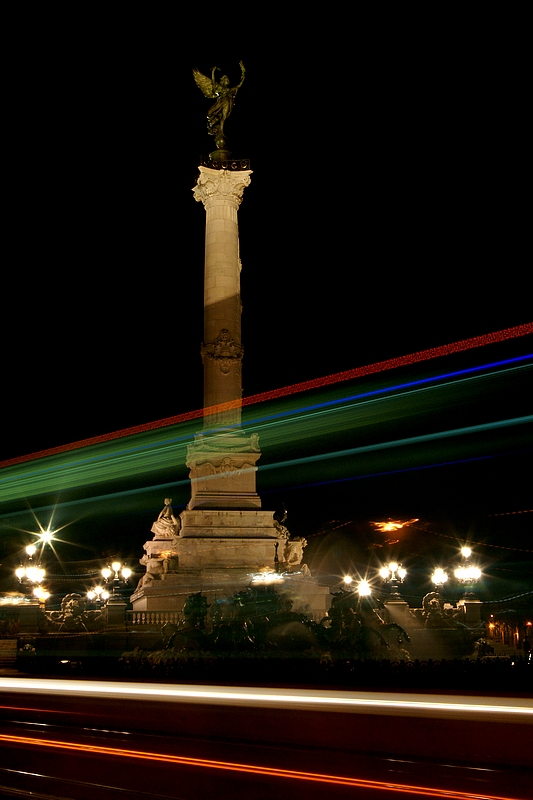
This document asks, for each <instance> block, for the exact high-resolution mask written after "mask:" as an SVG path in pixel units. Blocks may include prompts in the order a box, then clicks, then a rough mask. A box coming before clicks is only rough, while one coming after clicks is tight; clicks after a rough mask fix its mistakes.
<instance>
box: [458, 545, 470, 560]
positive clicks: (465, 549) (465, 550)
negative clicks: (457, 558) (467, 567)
mask: <svg viewBox="0 0 533 800" xmlns="http://www.w3.org/2000/svg"><path fill="white" fill-rule="evenodd" d="M461 555H462V556H463V558H470V556H471V555H472V550H471V548H470V547H466V545H465V547H461Z"/></svg>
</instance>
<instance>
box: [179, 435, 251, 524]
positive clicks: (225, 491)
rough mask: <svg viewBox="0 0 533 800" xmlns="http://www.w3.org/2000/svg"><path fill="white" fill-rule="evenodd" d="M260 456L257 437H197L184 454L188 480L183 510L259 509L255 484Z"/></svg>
mask: <svg viewBox="0 0 533 800" xmlns="http://www.w3.org/2000/svg"><path fill="white" fill-rule="evenodd" d="M260 456H261V451H260V449H259V441H258V437H257V435H253V434H252V435H251V436H247V435H244V434H243V433H241V432H239V431H235V432H231V433H226V434H223V433H219V434H210V435H205V434H198V435H197V436H196V437H195V440H194V443H193V444H191V445H189V447H188V450H187V466H188V467H189V470H190V472H189V477H190V479H191V499H190V501H189V503H188V506H187V508H188V509H195V508H216V509H223V508H233V509H248V508H250V509H251V508H260V507H261V499H260V497H259V495H258V494H257V491H256V482H255V479H256V472H257V467H256V462H257V461H258V459H259V458H260Z"/></svg>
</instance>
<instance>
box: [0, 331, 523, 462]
mask: <svg viewBox="0 0 533 800" xmlns="http://www.w3.org/2000/svg"><path fill="white" fill-rule="evenodd" d="M529 334H533V322H526V323H524V324H523V325H515V326H514V327H512V328H505V329H504V330H501V331H494V332H493V333H486V334H483V335H482V336H474V337H472V338H470V339H462V340H461V341H459V342H452V343H451V344H444V345H440V346H439V347H431V348H429V349H428V350H420V351H419V352H416V353H410V354H408V355H405V356H399V357H397V358H389V359H387V360H386V361H378V362H376V363H375V364H369V365H367V366H364V367H357V368H355V369H350V370H346V371H345V372H336V373H333V374H332V375H326V376H325V377H323V378H315V379H314V380H310V381H303V382H302V383H294V384H292V385H291V386H283V387H281V388H280V389H273V390H271V391H268V392H261V393H260V394H254V395H250V397H244V398H243V399H242V400H233V401H231V402H228V403H220V404H219V405H216V406H209V407H208V408H199V409H196V410H195V411H188V412H186V413H184V414H178V415H177V416H175V417H166V418H165V419H160V420H156V421H154V422H146V423H144V424H143V425H136V426H134V427H131V428H123V429H122V430H119V431H114V432H112V433H104V434H102V435H101V436H94V437H92V438H90V439H81V440H80V441H78V442H71V443H69V444H64V445H60V446H59V447H51V448H49V449H48V450H40V451H39V452H37V453H30V454H28V455H24V456H17V457H16V458H11V459H8V460H7V461H1V462H0V469H1V468H2V467H10V466H14V465H16V464H23V463H24V462H26V461H33V460H34V459H37V458H45V457H46V456H53V455H58V454H59V453H66V452H68V451H70V450H78V449H80V448H82V447H89V446H91V445H96V444H101V443H102V442H110V441H112V440H113V439H121V438H123V437H125V436H133V435H135V434H139V433H146V432H147V431H153V430H156V429H157V428H164V427H167V426H169V425H178V424H179V423H181V422H188V421H190V420H193V419H199V418H201V417H203V416H209V415H210V414H215V413H217V412H220V411H227V410H230V409H232V408H239V407H242V406H250V405H254V404H255V403H263V402H266V401H268V400H277V399H279V398H281V397H287V396H288V395H291V394H298V393H299V392H307V391H309V390H311V389H320V388H322V387H323V386H330V385H331V384H334V383H341V382H342V381H348V380H354V379H356V378H363V377H366V376H368V375H375V374H376V373H378V372H385V371H387V370H389V369H398V368H400V367H406V366H409V365H410V364H419V363H421V362H423V361H430V360H432V359H434V358H440V357H441V356H449V355H453V354H455V353H462V352H465V351H466V350H473V349H474V348H476V347H484V346H485V345H489V344H498V343H500V342H504V341H507V340H508V339H516V338H518V337H520V336H528V335H529Z"/></svg>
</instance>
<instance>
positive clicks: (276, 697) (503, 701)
mask: <svg viewBox="0 0 533 800" xmlns="http://www.w3.org/2000/svg"><path fill="white" fill-rule="evenodd" d="M0 690H3V691H9V692H15V693H21V694H47V695H61V696H68V695H73V696H75V697H81V696H83V697H109V696H111V697H115V698H118V697H123V698H125V699H138V700H153V701H162V702H166V703H168V702H177V703H187V702H188V703H201V704H207V705H209V704H216V705H221V704H222V705H230V706H233V705H244V706H251V707H258V706H260V707H272V708H281V707H283V706H289V707H290V706H292V707H299V708H306V709H311V710H314V711H320V710H323V711H343V712H348V713H350V712H351V713H367V714H376V713H383V714H393V715H396V714H398V712H403V713H406V714H407V715H409V716H419V715H420V714H421V713H424V712H425V713H427V714H428V715H430V716H435V715H436V716H439V717H440V716H444V717H453V716H460V717H461V718H475V719H482V718H483V717H487V716H489V717H491V718H492V717H497V718H498V719H499V720H505V719H508V720H511V719H512V720H513V721H514V722H518V721H520V722H526V723H528V724H533V700H531V699H529V698H513V699H512V700H509V699H508V698H500V697H470V698H468V700H465V698H464V697H460V696H455V695H454V696H450V697H448V696H439V695H424V694H403V695H400V696H398V695H394V694H387V693H385V692H342V691H327V690H316V691H313V692H308V691H306V690H305V689H264V688H244V687H225V686H201V687H199V686H193V687H191V686H187V685H179V684H178V685H176V684H172V685H163V686H162V685H160V684H155V683H152V684H150V683H129V682H115V681H98V682H92V681H81V680H72V681H63V680H48V679H46V678H0Z"/></svg>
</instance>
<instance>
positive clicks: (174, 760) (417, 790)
mask: <svg viewBox="0 0 533 800" xmlns="http://www.w3.org/2000/svg"><path fill="white" fill-rule="evenodd" d="M0 741H2V742H6V743H7V744H23V745H31V746H34V747H52V748H54V749H56V750H73V751H75V752H78V753H93V754H95V755H104V756H113V757H120V758H138V759H142V760H144V761H162V762H164V763H167V764H176V765H181V766H188V767H207V768H208V769H222V770H227V771H231V772H246V773H248V774H252V775H265V776H267V777H271V778H292V779H295V780H301V781H313V782H315V783H331V784H337V785H339V786H352V787H353V788H354V789H378V790H381V791H387V792H397V793H399V794H411V795H419V796H421V797H439V798H447V800H517V798H512V797H502V796H500V795H498V796H495V795H488V794H472V793H470V792H466V793H465V792H460V791H455V790H449V789H434V788H431V787H427V786H408V785H407V784H402V783H388V782H387V781H370V780H365V779H363V778H348V777H346V776H341V775H321V774H320V773H314V772H298V771H296V770H291V769H277V768H276V767H261V766H258V765H254V764H234V763H232V762H230V761H211V760H208V759H204V758H188V757H187V756H171V755H165V754H162V753H146V752H144V751H142V750H123V749H120V748H115V747H102V746H99V745H84V744H75V743H74V742H59V741H54V740H53V739H37V738H33V737H30V736H10V735H8V734H0Z"/></svg>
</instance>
